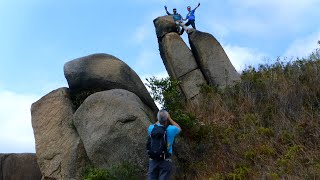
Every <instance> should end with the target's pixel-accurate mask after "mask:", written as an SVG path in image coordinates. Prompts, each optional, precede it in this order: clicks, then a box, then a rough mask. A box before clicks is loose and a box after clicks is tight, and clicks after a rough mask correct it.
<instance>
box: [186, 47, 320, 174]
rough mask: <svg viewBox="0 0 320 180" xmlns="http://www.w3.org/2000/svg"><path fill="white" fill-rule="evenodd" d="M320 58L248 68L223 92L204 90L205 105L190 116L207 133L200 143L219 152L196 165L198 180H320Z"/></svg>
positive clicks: (190, 110)
mask: <svg viewBox="0 0 320 180" xmlns="http://www.w3.org/2000/svg"><path fill="white" fill-rule="evenodd" d="M319 57H320V56H319V53H318V54H316V53H315V54H314V55H313V56H310V58H309V59H298V60H297V61H294V62H293V63H289V64H284V63H282V62H280V61H278V62H277V63H275V64H273V65H264V66H260V67H259V69H255V68H248V69H247V70H245V71H244V72H243V73H242V78H241V82H239V83H238V84H237V85H235V86H234V87H228V88H226V89H223V90H221V89H216V88H213V87H208V86H206V87H203V93H204V94H205V97H206V98H205V99H204V100H203V103H202V105H201V106H199V105H197V106H195V105H192V104H188V105H187V106H186V107H185V111H186V112H188V113H191V114H193V115H194V116H195V117H196V123H195V127H199V126H203V127H205V129H206V130H207V132H206V133H201V131H200V130H199V131H194V132H195V134H193V136H194V137H197V138H195V139H196V142H195V141H194V143H196V144H198V145H199V144H201V145H204V146H206V145H208V146H212V147H213V148H212V149H210V150H208V151H206V152H204V153H206V154H205V156H206V158H204V159H201V160H197V161H194V164H192V165H191V166H192V167H193V168H194V172H196V174H195V176H193V178H196V179H210V178H211V179H295V178H297V179H317V178H320V85H319V84H320V58H319ZM197 133H198V134H197ZM199 133H200V134H199ZM198 136H201V137H200V138H199V137H198ZM188 138H189V140H190V139H191V140H190V141H192V139H193V137H191V138H190V137H188ZM199 139H203V141H201V140H200V141H199ZM191 144H192V143H191Z"/></svg>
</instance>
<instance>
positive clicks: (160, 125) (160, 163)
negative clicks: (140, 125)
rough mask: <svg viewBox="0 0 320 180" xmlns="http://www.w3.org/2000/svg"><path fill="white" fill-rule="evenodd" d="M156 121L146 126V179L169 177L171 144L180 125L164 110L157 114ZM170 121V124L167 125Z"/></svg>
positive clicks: (154, 179)
mask: <svg viewBox="0 0 320 180" xmlns="http://www.w3.org/2000/svg"><path fill="white" fill-rule="evenodd" d="M157 119H158V121H157V122H156V123H155V124H152V125H150V126H149V128H148V142H147V151H148V154H149V169H148V180H158V179H159V180H167V179H170V175H171V169H172V160H171V159H170V157H171V155H172V144H173V143H174V139H175V137H176V136H177V135H178V134H179V133H180V132H181V127H180V126H179V124H177V123H176V122H175V121H174V120H173V119H171V117H170V114H169V113H168V112H167V111H166V110H160V111H159V112H158V114H157ZM169 123H171V125H169Z"/></svg>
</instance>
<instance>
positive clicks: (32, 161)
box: [0, 153, 42, 180]
mask: <svg viewBox="0 0 320 180" xmlns="http://www.w3.org/2000/svg"><path fill="white" fill-rule="evenodd" d="M41 177H42V175H41V172H40V169H39V166H38V164H37V160H36V155H35V154H33V153H25V154H0V180H25V179H26V180H29V179H30V180H40V179H41Z"/></svg>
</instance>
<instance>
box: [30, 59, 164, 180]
mask: <svg viewBox="0 0 320 180" xmlns="http://www.w3.org/2000/svg"><path fill="white" fill-rule="evenodd" d="M64 73H65V76H66V79H67V81H68V84H69V86H70V89H68V88H60V89H57V90H55V91H52V92H51V93H49V94H47V95H46V96H44V97H42V98H41V99H40V100H38V101H37V102H35V103H34V104H32V107H31V115H32V127H33V130H34V135H35V140H36V154H37V160H38V164H39V167H40V170H41V172H42V175H43V179H81V175H82V173H83V170H84V169H85V168H87V167H88V166H91V165H92V163H93V165H94V166H95V167H103V168H104V167H111V166H113V165H118V164H121V163H122V162H131V163H134V164H135V165H138V166H139V167H140V168H145V166H146V163H147V160H148V159H147V158H143V157H147V156H146V154H145V153H146V151H145V143H146V142H145V141H146V129H147V127H148V125H149V124H150V123H151V122H155V121H156V119H155V111H157V110H158V108H157V106H156V105H155V103H154V101H153V100H152V98H151V96H150V94H149V92H148V91H147V89H146V87H145V86H144V84H143V83H142V81H141V80H140V78H139V77H138V75H137V74H136V73H135V72H134V71H133V70H132V69H131V68H130V67H129V66H128V65H127V64H125V63H124V62H122V61H121V60H119V59H117V58H116V57H114V56H111V55H108V54H93V55H90V56H86V57H82V58H79V59H76V60H73V61H70V62H68V63H66V64H65V66H64ZM73 97H75V98H73ZM75 104H76V108H77V111H76V112H75V106H74V105H75ZM78 106H79V108H78ZM78 133H79V134H80V136H79V134H78ZM82 142H84V143H82ZM87 154H88V155H87Z"/></svg>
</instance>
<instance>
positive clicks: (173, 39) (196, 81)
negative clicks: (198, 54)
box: [153, 16, 206, 100]
mask: <svg viewBox="0 0 320 180" xmlns="http://www.w3.org/2000/svg"><path fill="white" fill-rule="evenodd" d="M153 22H154V25H155V28H156V34H157V37H158V43H159V50H160V55H161V58H162V60H163V63H164V65H165V67H166V69H167V71H168V74H169V75H170V77H172V78H173V79H175V80H179V81H180V82H181V84H180V88H181V90H182V92H183V94H184V96H185V97H186V99H187V100H193V99H195V97H196V96H197V95H198V94H200V86H201V85H202V84H205V83H206V81H205V79H204V77H203V75H202V73H201V71H200V69H199V67H198V65H197V63H196V60H195V58H194V56H193V54H192V52H191V50H190V49H189V47H188V46H187V45H186V43H185V42H184V41H183V40H182V39H181V37H180V36H179V35H178V34H177V33H176V28H174V27H175V23H174V21H173V19H172V17H170V16H164V17H159V18H157V19H155V20H154V21H153Z"/></svg>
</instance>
